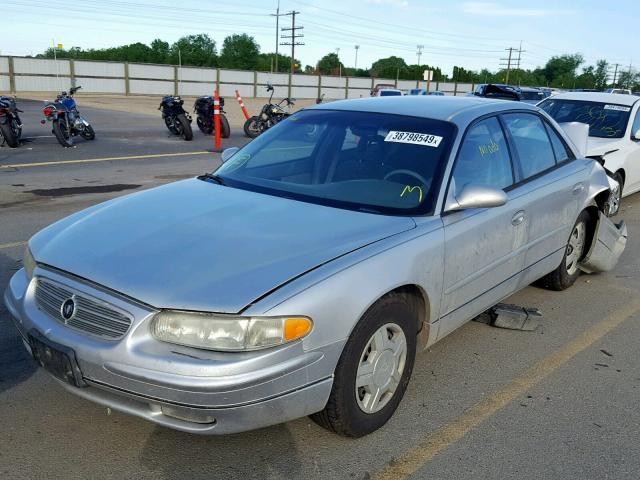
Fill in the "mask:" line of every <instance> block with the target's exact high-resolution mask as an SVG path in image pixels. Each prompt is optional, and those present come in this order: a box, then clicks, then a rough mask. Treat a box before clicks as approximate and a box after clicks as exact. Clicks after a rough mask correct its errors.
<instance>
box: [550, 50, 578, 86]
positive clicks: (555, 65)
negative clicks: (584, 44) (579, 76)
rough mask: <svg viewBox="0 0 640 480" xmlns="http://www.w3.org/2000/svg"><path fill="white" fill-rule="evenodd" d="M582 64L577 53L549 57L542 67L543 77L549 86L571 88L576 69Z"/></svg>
mask: <svg viewBox="0 0 640 480" xmlns="http://www.w3.org/2000/svg"><path fill="white" fill-rule="evenodd" d="M583 63H584V57H583V56H582V55H580V54H579V53H574V54H572V55H560V56H555V57H551V58H550V59H549V61H548V62H547V64H546V65H545V67H544V76H545V79H546V80H547V82H548V83H549V84H550V85H553V86H556V87H566V88H571V87H572V84H573V82H574V81H575V76H576V69H577V68H578V67H579V66H580V65H582V64H583Z"/></svg>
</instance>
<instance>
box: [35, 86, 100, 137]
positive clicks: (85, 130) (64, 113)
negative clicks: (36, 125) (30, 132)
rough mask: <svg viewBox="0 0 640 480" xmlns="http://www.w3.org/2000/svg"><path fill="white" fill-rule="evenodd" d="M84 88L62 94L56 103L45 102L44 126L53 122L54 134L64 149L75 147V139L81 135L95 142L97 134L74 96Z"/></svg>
mask: <svg viewBox="0 0 640 480" xmlns="http://www.w3.org/2000/svg"><path fill="white" fill-rule="evenodd" d="M81 88H82V87H80V86H77V87H71V88H70V89H69V93H67V92H61V93H60V95H58V96H57V97H56V100H55V101H54V102H49V101H47V102H45V105H44V107H42V113H43V114H44V117H45V120H41V122H40V123H42V124H43V125H44V124H45V123H46V121H47V120H49V121H51V122H52V125H53V134H54V135H55V136H56V139H57V140H58V142H59V143H60V145H62V146H63V147H72V146H73V137H75V136H77V135H80V136H81V137H82V138H84V139H85V140H94V139H95V138H96V132H95V131H94V130H93V127H92V126H91V124H90V123H89V122H88V121H87V120H86V119H85V118H84V117H83V116H82V115H80V112H79V111H78V106H77V105H76V101H75V100H74V99H73V95H74V94H75V93H76V92H77V91H78V90H80V89H81Z"/></svg>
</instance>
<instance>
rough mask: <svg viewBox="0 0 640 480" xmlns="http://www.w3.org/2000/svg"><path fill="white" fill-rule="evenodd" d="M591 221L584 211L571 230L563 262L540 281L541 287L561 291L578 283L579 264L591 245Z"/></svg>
mask: <svg viewBox="0 0 640 480" xmlns="http://www.w3.org/2000/svg"><path fill="white" fill-rule="evenodd" d="M590 221H591V217H590V216H589V212H587V211H586V210H583V211H582V213H581V214H580V215H579V216H578V219H577V220H576V223H575V224H574V226H573V229H572V230H571V235H570V236H569V240H568V241H567V247H566V248H565V250H564V256H563V257H562V262H560V265H558V268H556V269H555V270H554V271H553V272H551V273H548V274H547V275H545V276H544V277H542V278H541V279H540V280H539V283H540V285H542V286H543V287H545V288H548V289H549V290H556V291H561V290H566V289H567V288H569V287H570V286H571V285H573V284H574V283H575V282H576V280H577V279H578V277H579V276H580V269H579V268H578V263H579V262H580V260H582V258H583V257H584V256H585V254H586V253H587V247H588V245H589V241H588V240H589V239H588V235H589V232H590V229H589V222H590Z"/></svg>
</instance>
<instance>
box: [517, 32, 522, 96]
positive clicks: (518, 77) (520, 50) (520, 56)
mask: <svg viewBox="0 0 640 480" xmlns="http://www.w3.org/2000/svg"><path fill="white" fill-rule="evenodd" d="M521 58H522V40H520V47H518V60H517V67H516V72H517V73H516V75H517V83H518V86H520V59H521Z"/></svg>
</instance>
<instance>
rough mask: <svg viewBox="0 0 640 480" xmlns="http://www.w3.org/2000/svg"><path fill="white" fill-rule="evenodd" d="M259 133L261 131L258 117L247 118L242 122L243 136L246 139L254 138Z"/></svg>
mask: <svg viewBox="0 0 640 480" xmlns="http://www.w3.org/2000/svg"><path fill="white" fill-rule="evenodd" d="M261 133H262V129H261V128H260V120H259V119H258V117H256V116H253V117H249V118H248V119H247V121H246V122H244V134H245V135H246V136H247V137H249V138H256V137H257V136H258V135H260V134H261Z"/></svg>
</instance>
